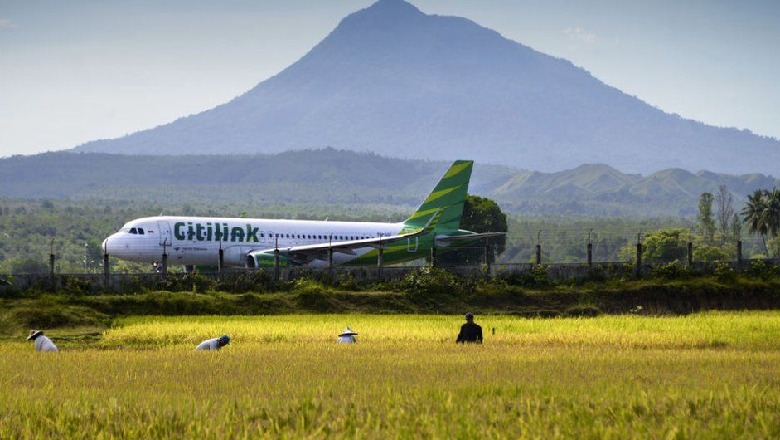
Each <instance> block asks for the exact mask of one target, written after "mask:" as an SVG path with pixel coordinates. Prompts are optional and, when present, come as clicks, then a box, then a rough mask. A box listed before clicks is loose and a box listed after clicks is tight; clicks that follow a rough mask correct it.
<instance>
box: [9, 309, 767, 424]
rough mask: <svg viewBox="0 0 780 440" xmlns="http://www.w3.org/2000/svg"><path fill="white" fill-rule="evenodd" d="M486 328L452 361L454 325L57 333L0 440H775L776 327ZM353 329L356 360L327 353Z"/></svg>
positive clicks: (364, 322)
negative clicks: (202, 346)
mask: <svg viewBox="0 0 780 440" xmlns="http://www.w3.org/2000/svg"><path fill="white" fill-rule="evenodd" d="M477 322H478V323H480V324H481V325H482V326H483V328H484V332H485V344H483V345H482V346H458V345H456V344H454V339H455V335H456V334H457V330H458V327H459V326H460V324H461V323H462V317H460V316H409V315H405V316H367V315H322V316H308V315H298V316H266V317H176V318H163V317H151V318H149V317H145V318H130V319H125V320H122V321H120V322H119V325H117V326H116V327H115V328H112V329H111V330H108V331H106V332H105V333H104V334H103V336H102V337H101V338H99V339H96V340H92V339H86V340H83V339H65V338H64V337H60V338H59V339H58V332H57V331H51V332H48V333H50V336H51V337H52V339H53V340H54V342H55V343H57V344H58V345H59V347H60V350H61V351H60V352H59V353H56V354H45V353H36V352H34V350H33V346H32V344H31V343H29V342H27V343H25V342H23V341H21V340H20V341H18V342H17V341H10V340H5V341H3V342H2V343H0V438H3V439H5V438H57V437H75V438H159V437H180V438H258V437H260V438H262V437H268V438H279V437H288V438H325V437H350V438H352V437H358V438H396V437H397V438H620V439H623V438H697V439H698V438H751V439H754V438H779V437H780V313H779V312H745V313H707V314H698V315H690V316H683V317H646V316H634V315H627V316H604V317H598V318H590V319H525V318H518V317H510V316H478V317H477ZM345 325H350V327H352V328H353V329H354V330H356V331H357V332H359V333H360V334H359V336H358V344H356V345H351V346H350V345H346V346H345V345H339V344H336V343H335V340H336V334H337V333H339V332H340V331H341V330H342V329H343V328H344V326H345ZM493 328H495V334H492V329H493ZM65 333H66V332H65V331H63V332H62V336H64V335H65ZM222 333H227V334H229V335H230V336H231V338H232V339H233V342H232V344H231V345H229V346H227V347H226V348H224V349H223V350H221V351H219V352H195V351H193V348H194V346H195V345H196V344H197V343H198V342H200V341H201V340H203V339H206V338H209V337H215V336H218V335H220V334H222ZM19 339H23V338H19Z"/></svg>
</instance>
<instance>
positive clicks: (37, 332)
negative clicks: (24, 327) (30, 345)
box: [27, 330, 43, 341]
mask: <svg viewBox="0 0 780 440" xmlns="http://www.w3.org/2000/svg"><path fill="white" fill-rule="evenodd" d="M42 334H43V330H30V336H28V337H27V340H28V341H29V340H30V339H35V338H37V337H38V336H40V335H42Z"/></svg>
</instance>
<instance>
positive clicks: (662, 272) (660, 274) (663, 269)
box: [650, 261, 691, 280]
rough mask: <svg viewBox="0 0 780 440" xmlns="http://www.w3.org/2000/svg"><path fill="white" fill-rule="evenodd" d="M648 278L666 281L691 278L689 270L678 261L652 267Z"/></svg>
mask: <svg viewBox="0 0 780 440" xmlns="http://www.w3.org/2000/svg"><path fill="white" fill-rule="evenodd" d="M650 276H652V277H654V278H661V279H667V280H681V279H686V278H689V277H690V276H691V268H690V267H688V266H687V265H685V264H683V263H681V262H680V261H672V262H671V263H667V264H661V265H657V266H653V267H652V268H651V269H650Z"/></svg>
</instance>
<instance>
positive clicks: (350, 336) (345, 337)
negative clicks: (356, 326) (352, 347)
mask: <svg viewBox="0 0 780 440" xmlns="http://www.w3.org/2000/svg"><path fill="white" fill-rule="evenodd" d="M356 335H357V333H355V332H353V331H352V329H351V328H349V326H347V328H346V330H344V331H343V332H341V333H340V334H339V339H338V343H339V344H354V343H355V342H357V338H355V336H356Z"/></svg>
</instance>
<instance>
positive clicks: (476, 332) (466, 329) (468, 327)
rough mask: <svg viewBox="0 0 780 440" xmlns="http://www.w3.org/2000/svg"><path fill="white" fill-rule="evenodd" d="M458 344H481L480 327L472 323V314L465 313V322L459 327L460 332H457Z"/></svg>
mask: <svg viewBox="0 0 780 440" xmlns="http://www.w3.org/2000/svg"><path fill="white" fill-rule="evenodd" d="M456 342H457V343H458V344H463V343H469V344H481V343H482V327H480V326H479V325H478V324H476V323H474V315H472V314H471V313H466V323H465V324H463V325H462V326H461V327H460V333H458V340H457V341H456Z"/></svg>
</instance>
